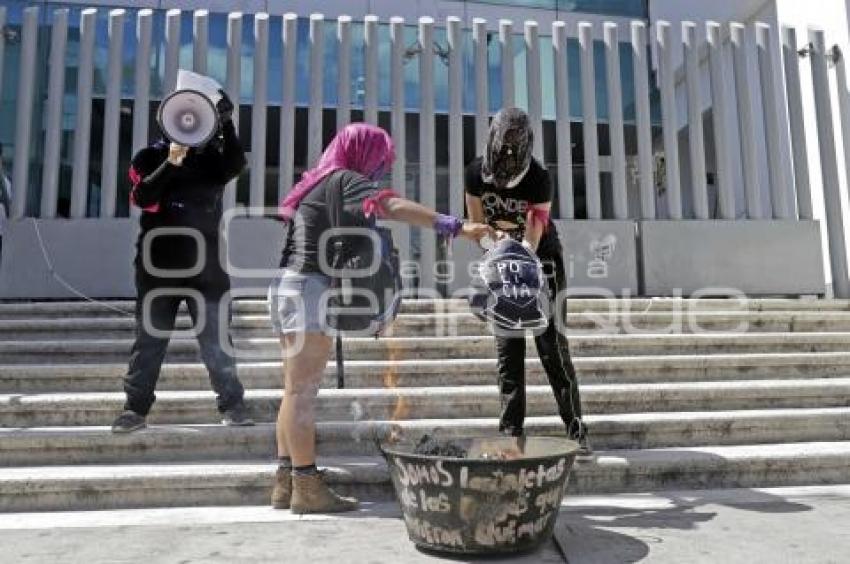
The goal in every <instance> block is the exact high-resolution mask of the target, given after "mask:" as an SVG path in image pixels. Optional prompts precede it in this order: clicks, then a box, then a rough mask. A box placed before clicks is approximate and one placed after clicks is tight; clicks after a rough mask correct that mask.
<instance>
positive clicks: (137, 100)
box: [132, 9, 153, 155]
mask: <svg viewBox="0 0 850 564" xmlns="http://www.w3.org/2000/svg"><path fill="white" fill-rule="evenodd" d="M152 37H153V10H147V9H145V10H139V13H138V14H137V15H136V72H135V74H136V76H135V80H136V85H135V94H134V98H133V147H132V153H133V154H134V155H135V154H136V153H137V152H139V151H141V150H142V149H144V148H145V147H146V146H147V144H148V120H149V119H150V116H149V115H148V114H149V111H150V110H149V108H150V101H151V47H152V45H151V41H152Z"/></svg>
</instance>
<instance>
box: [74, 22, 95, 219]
mask: <svg viewBox="0 0 850 564" xmlns="http://www.w3.org/2000/svg"><path fill="white" fill-rule="evenodd" d="M96 23H97V10H95V9H94V8H88V9H86V10H83V13H82V14H81V15H80V47H79V49H80V56H79V57H80V58H79V61H80V62H79V66H78V68H77V124H76V129H75V131H74V163H73V169H72V170H73V172H72V178H71V210H70V212H71V217H73V218H80V217H85V216H86V204H87V200H88V191H89V151H90V149H89V143H90V141H91V113H92V89H93V84H92V82H93V80H94V34H95V25H96Z"/></svg>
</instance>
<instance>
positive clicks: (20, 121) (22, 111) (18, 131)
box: [11, 7, 39, 218]
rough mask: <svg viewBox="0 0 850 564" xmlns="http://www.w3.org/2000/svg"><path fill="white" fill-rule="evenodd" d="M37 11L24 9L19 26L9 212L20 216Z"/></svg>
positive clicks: (28, 140)
mask: <svg viewBox="0 0 850 564" xmlns="http://www.w3.org/2000/svg"><path fill="white" fill-rule="evenodd" d="M38 14H39V9H38V8H36V7H32V8H25V9H24V14H23V25H22V29H21V67H20V73H19V75H18V106H17V108H15V111H16V116H15V118H16V119H15V161H14V163H13V169H12V186H13V187H14V192H13V193H12V210H11V211H12V213H11V217H14V218H20V217H23V216H24V215H25V214H26V207H27V195H28V192H29V175H30V144H31V141H32V118H33V103H34V98H35V70H36V68H37V61H36V55H37V50H38Z"/></svg>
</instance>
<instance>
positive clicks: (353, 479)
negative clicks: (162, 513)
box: [0, 441, 850, 512]
mask: <svg viewBox="0 0 850 564" xmlns="http://www.w3.org/2000/svg"><path fill="white" fill-rule="evenodd" d="M320 464H323V465H325V466H327V467H328V474H327V476H328V481H329V482H331V483H332V485H333V486H334V487H335V488H336V489H337V490H338V491H341V492H343V493H346V494H354V495H358V496H360V497H361V498H363V499H368V500H373V501H389V500H391V499H392V498H393V493H392V488H391V485H390V482H389V477H388V473H387V468H386V464H385V463H384V461H383V460H382V459H381V458H377V457H356V458H344V459H340V458H327V459H320ZM848 468H850V441H844V442H810V443H796V444H761V445H745V446H706V447H685V448H665V449H649V450H640V451H628V450H613V451H607V452H606V451H600V452H599V453H598V457H597V460H596V461H595V462H593V463H585V464H578V465H576V466H575V467H574V468H573V471H572V473H571V476H570V482H569V491H570V492H572V493H575V494H591V493H611V492H640V493H643V492H646V491H652V490H663V489H667V490H672V489H705V488H750V487H769V486H779V485H785V486H792V485H814V484H840V483H847V482H848V480H850V473H848ZM274 469H275V466H274V464H272V463H269V462H256V461H255V462H245V461H241V462H228V461H210V462H207V463H186V464H182V463H167V464H137V465H130V464H123V465H115V466H110V465H86V466H49V467H27V468H4V469H0V499H2V500H3V503H2V505H0V511H5V512H25V511H61V510H93V509H117V508H131V507H178V506H221V505H254V504H256V505H265V504H267V503H268V496H269V491H270V488H271V483H272V479H273V474H274Z"/></svg>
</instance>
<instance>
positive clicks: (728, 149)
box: [706, 22, 736, 220]
mask: <svg viewBox="0 0 850 564" xmlns="http://www.w3.org/2000/svg"><path fill="white" fill-rule="evenodd" d="M706 28H707V29H706V35H707V37H706V38H707V41H708V50H709V52H708V58H709V74H710V80H711V108H712V116H713V117H712V119H713V120H714V124H713V129H714V151H715V168H716V179H717V180H716V182H715V184H716V186H717V207H718V210H717V211H718V214H717V215H718V217H719V218H720V219H725V220H732V219H735V215H736V214H735V187H734V184H733V174H732V166H733V163H734V162H735V156H734V154H733V150H732V148H733V147H734V146H735V134H734V131H733V127H732V126H733V125H734V118H733V117H732V114H731V111H732V108H731V106H732V102H731V101H730V100H729V99H728V94H727V92H728V91H729V84H730V83H729V69H728V68H727V67H728V65H727V64H726V57H725V56H724V55H723V36H722V31H723V28H722V27H721V26H720V24H719V23H717V22H708V24H706Z"/></svg>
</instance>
